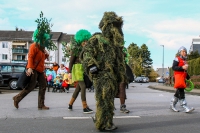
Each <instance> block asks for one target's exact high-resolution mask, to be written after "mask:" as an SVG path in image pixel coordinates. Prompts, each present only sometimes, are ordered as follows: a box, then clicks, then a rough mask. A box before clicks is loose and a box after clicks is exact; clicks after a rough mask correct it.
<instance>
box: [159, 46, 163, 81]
mask: <svg viewBox="0 0 200 133" xmlns="http://www.w3.org/2000/svg"><path fill="white" fill-rule="evenodd" d="M160 46H163V62H162V77H163V78H164V45H160Z"/></svg>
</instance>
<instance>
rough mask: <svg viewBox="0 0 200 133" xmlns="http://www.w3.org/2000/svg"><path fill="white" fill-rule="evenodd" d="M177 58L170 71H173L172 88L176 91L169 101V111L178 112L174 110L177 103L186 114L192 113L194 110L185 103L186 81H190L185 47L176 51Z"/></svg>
mask: <svg viewBox="0 0 200 133" xmlns="http://www.w3.org/2000/svg"><path fill="white" fill-rule="evenodd" d="M178 54H179V56H177V57H176V58H175V59H174V62H173V66H172V69H173V70H174V78H175V83H174V88H175V89H176V92H175V94H174V97H173V98H172V99H171V103H170V109H171V110H173V111H175V112H179V110H177V109H176V107H175V106H176V104H177V102H178V101H179V102H180V105H181V107H182V108H183V109H184V111H185V112H186V113H189V112H192V111H193V110H194V108H193V107H192V108H189V107H188V106H187V102H186V100H185V91H184V89H185V88H186V82H185V80H186V79H190V76H189V75H188V73H187V69H188V64H187V62H186V59H187V49H186V48H185V47H183V46H182V47H180V48H179V50H178Z"/></svg>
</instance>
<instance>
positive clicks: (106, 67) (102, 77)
mask: <svg viewBox="0 0 200 133" xmlns="http://www.w3.org/2000/svg"><path fill="white" fill-rule="evenodd" d="M122 25H123V20H122V17H119V16H117V15H116V13H115V12H105V13H104V16H103V18H102V20H101V21H100V23H99V28H100V30H101V31H102V33H95V34H94V35H93V36H92V37H91V38H90V39H89V40H88V43H87V45H86V46H85V47H84V48H83V51H82V53H81V56H80V57H81V60H82V64H83V68H84V72H85V73H86V74H87V75H88V76H89V78H90V79H91V80H92V82H93V85H94V88H95V99H96V114H95V118H94V119H93V120H94V122H95V126H96V128H97V129H98V130H100V131H104V130H106V131H111V130H115V129H117V127H116V126H115V125H114V123H113V116H114V109H115V108H114V98H115V96H116V94H117V92H118V90H119V85H120V83H127V78H126V71H125V69H126V66H125V63H124V54H123V52H122V49H123V47H124V46H123V45H124V37H123V32H122Z"/></svg>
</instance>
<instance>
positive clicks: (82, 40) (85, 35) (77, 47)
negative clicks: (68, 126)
mask: <svg viewBox="0 0 200 133" xmlns="http://www.w3.org/2000/svg"><path fill="white" fill-rule="evenodd" d="M90 37H91V34H90V32H89V31H87V30H84V29H81V30H79V31H78V32H77V33H76V34H75V36H74V39H73V38H72V40H71V57H70V62H69V71H68V72H69V77H70V78H72V82H77V85H76V89H75V90H74V93H73V95H72V98H71V100H70V102H69V106H68V110H72V105H73V103H74V102H75V100H76V98H77V96H78V94H79V92H80V91H81V100H82V105H83V113H87V114H89V113H92V112H93V110H91V109H90V108H89V107H88V105H87V102H86V85H85V82H84V78H83V77H84V73H83V66H82V64H81V62H80V60H79V54H80V52H81V50H82V47H84V46H85V44H86V43H87V40H88V39H89V38H90Z"/></svg>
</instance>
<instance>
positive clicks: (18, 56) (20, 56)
mask: <svg viewBox="0 0 200 133" xmlns="http://www.w3.org/2000/svg"><path fill="white" fill-rule="evenodd" d="M17 60H25V55H17Z"/></svg>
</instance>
